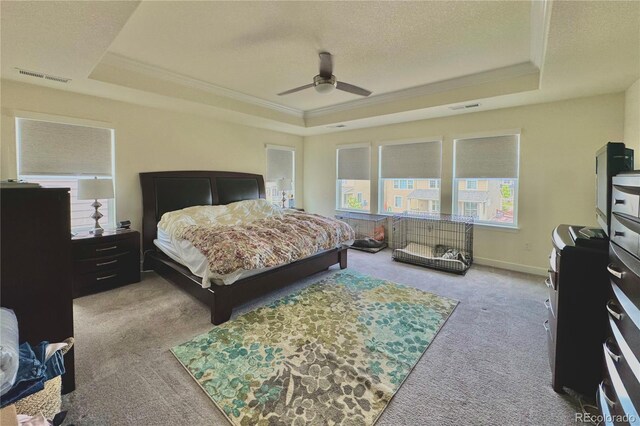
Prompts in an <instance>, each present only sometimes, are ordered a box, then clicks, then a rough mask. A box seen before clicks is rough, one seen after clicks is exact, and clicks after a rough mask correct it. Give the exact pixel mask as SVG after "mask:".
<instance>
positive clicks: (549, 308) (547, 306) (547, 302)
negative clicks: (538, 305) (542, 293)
mask: <svg viewBox="0 0 640 426" xmlns="http://www.w3.org/2000/svg"><path fill="white" fill-rule="evenodd" d="M544 306H545V308H547V309H548V310H551V302H550V301H549V299H547V300H545V301H544Z"/></svg>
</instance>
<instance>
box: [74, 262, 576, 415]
mask: <svg viewBox="0 0 640 426" xmlns="http://www.w3.org/2000/svg"><path fill="white" fill-rule="evenodd" d="M335 269H336V267H334V268H332V269H331V270H329V271H327V272H322V273H319V274H316V275H314V276H312V277H309V278H308V279H305V280H301V281H300V282H299V283H297V284H295V285H293V286H290V287H287V288H285V289H283V290H282V291H277V292H274V293H271V294H269V295H267V296H265V297H262V298H260V299H257V300H255V301H253V302H250V303H247V304H246V305H243V306H241V307H239V308H238V309H236V310H234V313H233V316H232V318H236V317H238V316H240V315H242V314H243V313H246V312H249V311H251V310H253V309H255V308H257V307H260V306H264V305H265V304H268V303H271V302H273V301H274V300H277V299H279V298H281V297H283V296H286V295H287V294H291V293H292V292H295V291H297V290H300V289H302V288H305V287H306V286H308V285H310V284H312V283H313V282H316V281H317V280H318V279H321V278H324V277H326V276H328V275H329V274H331V273H333V272H334V271H335ZM349 270H355V271H358V272H360V273H363V274H367V275H370V276H373V277H377V278H381V279H386V280H390V281H393V282H397V283H401V284H410V285H411V286H413V287H416V288H419V289H421V290H425V291H429V292H432V293H435V294H439V295H442V296H445V297H448V298H451V299H456V300H459V301H460V304H459V305H458V307H457V308H456V310H455V313H454V314H453V315H452V316H451V317H450V318H449V319H448V320H447V323H446V326H445V327H443V328H442V330H441V331H440V332H439V333H438V337H437V338H436V339H434V341H433V342H432V343H431V345H430V346H429V349H428V351H427V352H428V353H427V355H426V356H424V357H422V359H420V361H419V362H418V364H417V365H416V367H415V368H414V370H413V371H412V372H411V374H410V375H409V376H408V377H407V380H406V381H405V382H404V384H403V385H402V387H401V388H400V389H399V390H398V392H397V393H396V395H395V396H394V397H393V399H392V400H391V402H390V403H389V405H388V407H387V408H386V409H385V410H384V412H383V413H382V415H381V416H380V419H379V420H378V422H377V423H376V426H402V425H410V426H419V425H437V426H458V425H461V424H473V425H536V426H537V425H550V426H556V425H575V424H576V422H575V413H576V411H577V410H578V409H579V408H578V407H577V405H576V404H575V402H574V400H572V399H571V398H569V397H567V396H566V395H558V394H557V393H555V392H554V391H553V389H551V373H550V371H549V361H548V358H547V346H546V345H547V342H546V334H545V331H544V328H543V327H542V323H543V321H544V320H545V319H546V317H547V310H546V309H545V307H544V305H543V301H544V300H545V299H546V298H547V297H549V296H548V295H547V287H546V286H545V285H544V278H542V277H536V276H533V275H527V274H521V273H517V272H509V271H505V270H501V269H495V268H491V267H486V266H482V265H478V264H474V265H473V266H472V267H471V269H469V271H468V272H467V275H466V276H459V275H455V274H449V273H445V272H438V271H434V270H430V269H426V268H422V267H419V266H414V265H409V264H404V263H398V262H394V261H393V260H392V259H391V250H389V249H387V250H384V251H381V252H380V253H377V254H369V253H365V252H358V251H355V250H354V251H349ZM73 304H74V327H75V332H74V337H75V339H76V343H75V346H74V348H75V358H76V382H77V388H76V391H75V392H73V393H71V394H70V395H66V396H64V398H63V408H64V409H67V410H69V414H68V417H67V419H68V420H67V421H68V422H69V424H72V423H73V424H75V425H77V426H84V425H99V426H101V425H147V424H154V425H181V424H188V425H203V426H205V425H225V424H228V421H227V420H226V419H225V418H224V416H223V415H222V413H220V411H219V410H218V409H217V408H216V407H215V406H213V404H212V403H211V399H210V398H209V397H208V396H207V395H206V394H205V393H204V392H202V390H200V389H199V388H198V387H197V386H194V382H193V379H192V378H191V376H190V375H189V373H187V372H186V371H185V370H184V369H183V368H181V367H180V363H179V362H178V361H177V360H176V358H175V357H174V356H173V354H172V353H171V352H170V351H169V348H171V347H173V346H175V345H179V344H180V343H183V342H185V341H187V340H189V339H191V338H192V337H193V336H195V335H198V334H201V333H206V332H207V331H209V330H211V328H212V327H213V326H212V324H211V323H210V322H209V320H210V313H209V309H208V308H207V307H206V306H204V305H203V304H201V303H200V302H198V301H197V300H195V299H193V298H192V297H191V296H190V295H189V294H187V293H186V292H184V291H181V290H180V289H178V288H176V287H175V286H174V285H172V284H170V283H168V282H167V281H165V280H163V279H162V278H160V277H159V276H158V275H156V274H154V273H151V272H150V273H144V274H143V279H142V282H140V283H137V284H132V285H128V286H125V287H121V288H118V289H114V290H110V291H107V292H103V293H99V294H95V295H91V296H86V297H81V298H79V299H75V300H74V301H73Z"/></svg>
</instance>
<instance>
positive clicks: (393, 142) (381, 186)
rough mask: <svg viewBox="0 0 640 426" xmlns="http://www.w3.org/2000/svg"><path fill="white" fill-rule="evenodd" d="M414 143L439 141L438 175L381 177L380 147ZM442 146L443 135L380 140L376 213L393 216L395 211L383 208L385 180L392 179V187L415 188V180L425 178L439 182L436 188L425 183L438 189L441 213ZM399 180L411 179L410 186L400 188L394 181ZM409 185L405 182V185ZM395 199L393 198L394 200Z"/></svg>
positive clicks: (378, 147)
mask: <svg viewBox="0 0 640 426" xmlns="http://www.w3.org/2000/svg"><path fill="white" fill-rule="evenodd" d="M414 143H439V144H440V177H438V178H436V179H434V178H414V177H407V178H401V179H396V178H388V179H384V178H382V177H381V175H382V148H383V147H384V146H389V145H408V144H414ZM443 146H444V137H443V136H429V137H426V138H411V139H398V140H388V141H384V142H380V143H379V145H378V146H377V151H378V179H377V182H378V187H377V194H378V206H377V209H378V213H377V214H379V215H385V216H393V215H394V214H395V213H393V212H389V211H386V210H384V182H385V180H393V181H394V184H393V189H411V190H413V189H415V188H416V181H418V180H427V181H431V180H435V181H436V182H440V183H439V184H438V185H437V187H436V188H431V186H430V183H428V184H427V185H428V186H429V189H438V194H439V195H440V198H439V199H438V200H437V201H438V203H439V207H440V213H442V188H441V186H442V170H443V162H442V159H443V155H444V154H443ZM401 180H406V181H409V180H411V181H412V188H400V187H399V186H400V184H398V186H396V181H397V182H400V181H401ZM408 186H409V185H408V184H407V187H408ZM394 201H395V200H394ZM409 206H410V205H409V203H407V207H409Z"/></svg>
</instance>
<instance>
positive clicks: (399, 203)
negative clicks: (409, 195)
mask: <svg viewBox="0 0 640 426" xmlns="http://www.w3.org/2000/svg"><path fill="white" fill-rule="evenodd" d="M393 206H394V207H395V208H397V209H402V197H401V196H400V195H396V196H395V197H394V200H393Z"/></svg>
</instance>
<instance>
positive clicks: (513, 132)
mask: <svg viewBox="0 0 640 426" xmlns="http://www.w3.org/2000/svg"><path fill="white" fill-rule="evenodd" d="M500 136H515V137H516V138H517V143H518V146H517V152H518V157H517V161H518V164H517V165H516V170H517V175H518V176H517V177H515V178H504V177H502V178H486V179H487V180H492V179H501V180H502V181H506V180H514V181H515V183H514V190H515V194H514V197H513V223H498V222H490V221H480V220H476V221H474V225H476V226H481V227H487V228H494V229H497V230H499V229H503V230H514V231H517V230H519V229H520V222H519V218H518V214H519V210H518V209H519V204H520V203H519V198H520V154H521V142H522V129H508V130H501V131H491V132H479V133H468V134H461V135H457V136H453V137H452V140H453V168H452V179H451V180H452V183H451V212H452V214H453V215H460V212H458V210H457V204H458V180H459V179H463V178H456V142H457V141H458V140H462V139H476V138H489V137H500ZM471 179H472V178H471ZM478 179H481V178H476V180H478Z"/></svg>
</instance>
